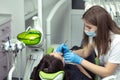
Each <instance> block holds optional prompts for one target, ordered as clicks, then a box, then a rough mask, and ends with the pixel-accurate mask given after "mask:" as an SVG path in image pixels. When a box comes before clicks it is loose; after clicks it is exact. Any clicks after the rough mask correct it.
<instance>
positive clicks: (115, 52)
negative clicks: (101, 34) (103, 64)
mask: <svg viewBox="0 0 120 80" xmlns="http://www.w3.org/2000/svg"><path fill="white" fill-rule="evenodd" d="M108 61H109V62H112V63H118V64H120V42H118V43H116V44H115V45H114V46H113V47H112V48H111V51H110V55H109V59H108Z"/></svg>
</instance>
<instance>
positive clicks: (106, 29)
mask: <svg viewBox="0 0 120 80" xmlns="http://www.w3.org/2000/svg"><path fill="white" fill-rule="evenodd" d="M82 19H84V20H85V21H87V22H89V23H91V24H92V25H95V26H97V32H96V34H97V36H96V37H95V38H94V40H95V45H96V46H97V49H98V54H99V55H101V54H106V53H107V51H108V49H109V48H110V43H111V38H110V31H111V32H113V33H115V34H120V28H119V27H118V26H117V25H116V23H115V22H114V21H113V20H112V18H111V16H110V14H109V13H108V12H107V11H106V10H105V9H104V8H102V7H100V6H98V5H95V6H92V7H91V8H89V9H88V10H87V11H86V12H85V13H84V14H83V17H82ZM87 44H88V36H87V35H86V34H85V33H84V46H86V45H87Z"/></svg>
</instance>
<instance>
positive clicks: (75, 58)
mask: <svg viewBox="0 0 120 80" xmlns="http://www.w3.org/2000/svg"><path fill="white" fill-rule="evenodd" d="M64 60H65V62H67V63H68V62H72V63H76V64H81V62H82V61H83V58H82V57H80V56H79V55H77V54H75V53H73V52H67V53H65V54H64Z"/></svg>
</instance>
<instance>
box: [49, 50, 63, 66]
mask: <svg viewBox="0 0 120 80" xmlns="http://www.w3.org/2000/svg"><path fill="white" fill-rule="evenodd" d="M50 55H52V56H54V57H55V58H58V59H60V60H61V61H62V62H63V64H65V63H64V58H63V57H62V56H61V54H59V53H57V52H53V53H50Z"/></svg>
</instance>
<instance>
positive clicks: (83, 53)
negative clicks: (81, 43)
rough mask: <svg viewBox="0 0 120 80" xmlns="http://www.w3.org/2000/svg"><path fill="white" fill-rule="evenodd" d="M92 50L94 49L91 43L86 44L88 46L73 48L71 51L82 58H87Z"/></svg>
mask: <svg viewBox="0 0 120 80" xmlns="http://www.w3.org/2000/svg"><path fill="white" fill-rule="evenodd" d="M93 50H94V48H93V45H92V44H88V46H85V47H83V49H79V50H75V51H73V52H74V53H76V54H78V55H79V56H81V57H83V58H87V57H88V56H89V55H90V53H91V52H92V51H93Z"/></svg>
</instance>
